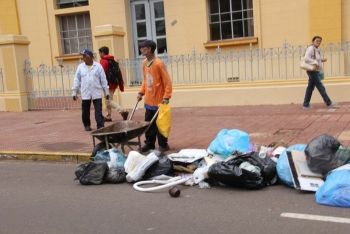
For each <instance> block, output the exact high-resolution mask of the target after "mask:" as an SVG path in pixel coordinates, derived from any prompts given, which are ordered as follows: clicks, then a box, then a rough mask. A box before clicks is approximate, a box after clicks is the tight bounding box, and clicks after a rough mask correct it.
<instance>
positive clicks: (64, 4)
mask: <svg viewBox="0 0 350 234" xmlns="http://www.w3.org/2000/svg"><path fill="white" fill-rule="evenodd" d="M86 5H89V1H88V0H57V7H58V8H68V7H79V6H86Z"/></svg>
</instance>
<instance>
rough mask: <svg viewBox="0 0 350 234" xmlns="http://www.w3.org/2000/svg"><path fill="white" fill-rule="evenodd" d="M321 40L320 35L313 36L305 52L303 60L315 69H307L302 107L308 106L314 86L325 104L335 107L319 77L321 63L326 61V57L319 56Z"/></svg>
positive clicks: (321, 68)
mask: <svg viewBox="0 0 350 234" xmlns="http://www.w3.org/2000/svg"><path fill="white" fill-rule="evenodd" d="M321 42H322V37H320V36H315V37H314V38H312V44H311V45H310V46H309V47H308V48H307V49H306V52H305V62H306V63H308V64H314V65H315V70H313V71H307V75H308V77H309V82H308V85H307V88H306V91H305V97H304V103H303V107H304V108H310V100H311V96H312V92H313V91H314V89H315V87H316V88H317V90H318V92H319V93H320V94H321V96H322V98H323V101H324V102H325V104H326V105H327V106H328V107H331V108H333V107H335V106H334V105H333V104H332V101H331V99H330V98H329V97H328V94H327V92H326V88H325V87H324V86H323V84H322V81H321V79H320V72H323V63H324V62H326V61H327V59H326V58H322V56H321V51H320V49H319V46H320V44H321Z"/></svg>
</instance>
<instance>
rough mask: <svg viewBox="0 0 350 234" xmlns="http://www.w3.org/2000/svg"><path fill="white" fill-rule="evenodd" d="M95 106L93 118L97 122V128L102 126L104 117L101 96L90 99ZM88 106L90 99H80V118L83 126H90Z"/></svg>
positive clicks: (89, 105)
mask: <svg viewBox="0 0 350 234" xmlns="http://www.w3.org/2000/svg"><path fill="white" fill-rule="evenodd" d="M92 103H93V104H94V108H95V120H96V123H97V128H102V127H104V119H103V115H102V98H99V99H94V100H92ZM90 107H91V100H82V102H81V109H82V116H81V117H82V120H83V124H84V127H87V126H91V122H90Z"/></svg>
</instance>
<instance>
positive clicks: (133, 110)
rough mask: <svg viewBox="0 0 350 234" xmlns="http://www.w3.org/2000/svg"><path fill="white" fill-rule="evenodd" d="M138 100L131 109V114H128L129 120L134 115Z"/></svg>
mask: <svg viewBox="0 0 350 234" xmlns="http://www.w3.org/2000/svg"><path fill="white" fill-rule="evenodd" d="M139 102H140V101H139V100H137V102H136V104H135V106H134V109H132V112H131V115H130V117H129V120H131V119H132V117H133V116H134V114H135V110H136V107H137V105H138V104H139Z"/></svg>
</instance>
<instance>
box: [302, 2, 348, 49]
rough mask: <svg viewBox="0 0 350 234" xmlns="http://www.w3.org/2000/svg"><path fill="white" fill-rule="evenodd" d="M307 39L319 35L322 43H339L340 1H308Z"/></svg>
mask: <svg viewBox="0 0 350 234" xmlns="http://www.w3.org/2000/svg"><path fill="white" fill-rule="evenodd" d="M309 7H310V13H309V21H310V33H309V38H310V40H311V38H312V37H313V36H315V35H320V36H322V38H323V43H329V42H336V43H337V42H341V39H342V38H341V34H342V16H341V13H342V10H341V7H342V0H332V1H329V0H310V1H309Z"/></svg>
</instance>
